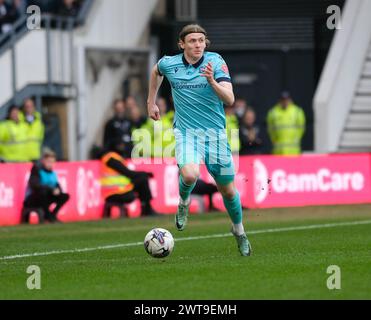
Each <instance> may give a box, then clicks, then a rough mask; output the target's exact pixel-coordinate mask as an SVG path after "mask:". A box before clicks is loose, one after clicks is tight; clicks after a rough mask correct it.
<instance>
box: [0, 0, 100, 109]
mask: <svg viewBox="0 0 371 320" xmlns="http://www.w3.org/2000/svg"><path fill="white" fill-rule="evenodd" d="M93 3H94V0H85V1H84V2H83V5H82V7H81V8H80V10H79V13H78V15H77V16H74V17H65V16H58V15H53V14H42V15H41V29H42V30H44V32H45V34H46V50H47V53H46V59H47V61H46V66H47V83H45V86H46V90H43V91H44V92H46V93H48V95H53V92H55V94H56V95H58V94H60V92H61V91H60V90H59V89H56V90H54V89H55V88H54V87H55V86H54V83H53V82H54V81H53V67H54V69H55V68H56V66H55V65H54V63H55V62H54V61H52V59H53V58H52V50H53V48H52V31H61V32H67V33H68V39H69V40H68V42H69V47H70V50H69V52H68V55H69V56H70V60H69V61H72V56H73V52H72V50H73V30H74V28H76V27H78V26H81V25H83V24H84V23H85V22H86V19H87V17H88V14H89V12H90V9H91V7H92V5H93ZM27 19H28V16H26V15H24V16H22V17H20V18H19V19H18V20H17V21H16V22H15V23H14V24H13V27H12V29H11V30H10V31H9V32H7V33H5V34H3V35H1V36H0V58H1V56H2V55H3V54H4V53H5V52H9V50H11V51H10V52H11V57H12V58H11V61H12V66H11V69H12V72H11V74H12V79H11V80H10V79H9V81H12V89H13V98H12V99H11V100H10V101H8V102H7V103H5V104H4V105H2V106H0V107H1V108H0V116H1V115H2V113H3V111H4V109H6V107H7V106H9V105H10V104H12V103H17V101H18V100H20V99H21V97H17V94H18V93H19V95H20V96H22V99H23V98H24V97H23V96H24V94H21V93H20V92H17V91H18V90H22V88H17V61H16V45H17V43H18V42H19V40H20V39H22V38H23V37H25V36H26V35H27V34H28V33H30V32H32V31H33V30H29V29H28V28H27ZM60 63H63V62H62V60H61V61H60ZM58 67H60V70H61V72H62V76H61V78H65V77H64V75H63V73H66V72H68V73H69V74H70V77H69V78H70V82H71V83H70V84H71V85H72V70H73V65H72V63H70V65H68V66H66V65H60V66H58ZM66 68H69V70H67V69H66ZM26 91H27V92H29V91H28V90H26ZM39 94H40V92H39ZM39 100H40V99H39Z"/></svg>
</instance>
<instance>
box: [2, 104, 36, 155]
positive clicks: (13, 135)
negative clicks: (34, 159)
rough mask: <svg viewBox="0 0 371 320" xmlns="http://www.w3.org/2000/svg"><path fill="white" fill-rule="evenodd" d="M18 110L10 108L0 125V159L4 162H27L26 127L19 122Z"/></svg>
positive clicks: (14, 107)
mask: <svg viewBox="0 0 371 320" xmlns="http://www.w3.org/2000/svg"><path fill="white" fill-rule="evenodd" d="M19 113H20V112H19V109H18V107H16V106H12V107H10V108H9V110H8V116H7V118H6V120H5V121H2V122H1V123H0V158H2V159H3V160H4V161H6V162H27V161H29V160H30V159H29V156H28V155H27V153H25V148H26V145H27V138H28V137H27V127H26V124H25V123H24V121H21V119H20V116H19Z"/></svg>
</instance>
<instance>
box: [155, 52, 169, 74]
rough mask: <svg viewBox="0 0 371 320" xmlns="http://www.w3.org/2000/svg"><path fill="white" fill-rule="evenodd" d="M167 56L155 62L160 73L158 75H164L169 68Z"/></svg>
mask: <svg viewBox="0 0 371 320" xmlns="http://www.w3.org/2000/svg"><path fill="white" fill-rule="evenodd" d="M169 58H170V57H168V56H163V57H162V58H161V59H160V60H159V61H158V62H157V71H158V73H159V74H160V76H165V75H166V73H167V71H168V69H169Z"/></svg>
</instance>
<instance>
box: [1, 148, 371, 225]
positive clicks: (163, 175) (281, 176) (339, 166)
mask: <svg viewBox="0 0 371 320" xmlns="http://www.w3.org/2000/svg"><path fill="white" fill-rule="evenodd" d="M234 161H235V167H236V179H235V183H236V187H237V189H238V190H239V193H240V195H241V201H242V205H243V206H244V207H249V208H270V207H289V206H306V205H330V204H351V203H371V169H370V168H371V156H370V155H369V154H352V155H304V156H300V157H275V156H256V157H235V158H234ZM129 166H130V167H131V169H133V170H141V171H148V172H152V173H153V174H154V177H153V178H152V179H150V188H151V191H152V194H153V197H154V199H153V201H152V204H153V206H154V208H155V210H157V211H158V212H162V213H165V214H171V213H174V212H176V209H177V205H178V199H179V190H178V182H179V180H178V174H179V169H178V166H177V164H176V161H175V159H162V161H161V159H157V160H153V159H152V160H150V161H145V160H143V159H142V160H140V161H138V160H136V161H134V160H132V161H130V164H129ZM30 169H31V164H0V226H1V225H15V224H18V223H20V221H21V209H22V203H23V199H24V196H25V191H26V186H27V181H28V177H29V174H30ZM56 172H57V174H58V178H59V181H60V184H61V186H62V189H63V190H64V191H65V192H68V193H69V194H70V196H71V198H70V201H69V202H68V203H67V204H66V206H65V207H63V209H62V210H61V211H60V214H59V218H60V219H61V220H62V221H64V222H68V221H83V220H95V219H100V218H101V217H102V213H103V212H102V211H103V202H104V201H103V198H102V195H101V188H100V175H101V173H100V163H99V162H97V161H86V162H69V163H67V162H62V163H57V165H56ZM201 178H202V179H204V180H205V181H207V182H213V179H212V178H211V176H210V175H209V174H208V172H207V170H206V167H205V166H201ZM203 200H204V202H206V201H207V198H206V197H205V198H204V199H203ZM213 204H214V206H215V207H217V208H219V209H221V210H224V205H223V199H222V197H221V195H220V194H215V195H214V197H213ZM202 207H203V205H202V204H201V203H200V202H199V201H198V200H196V199H193V201H192V203H191V213H194V212H197V211H200V210H201V209H202ZM128 211H129V216H130V217H138V216H140V202H139V200H136V201H134V202H133V203H131V204H130V205H129V206H128Z"/></svg>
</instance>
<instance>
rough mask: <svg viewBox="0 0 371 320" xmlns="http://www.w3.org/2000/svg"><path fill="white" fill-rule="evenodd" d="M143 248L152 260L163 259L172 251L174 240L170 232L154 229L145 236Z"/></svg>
mask: <svg viewBox="0 0 371 320" xmlns="http://www.w3.org/2000/svg"><path fill="white" fill-rule="evenodd" d="M144 248H145V249H146V251H147V253H148V254H150V255H151V256H152V257H154V258H165V257H167V256H168V255H169V254H170V253H171V252H172V251H173V249H174V238H173V236H172V235H171V233H170V231H168V230H166V229H162V228H154V229H152V230H151V231H150V232H148V233H147V235H146V236H145V238H144Z"/></svg>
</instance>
